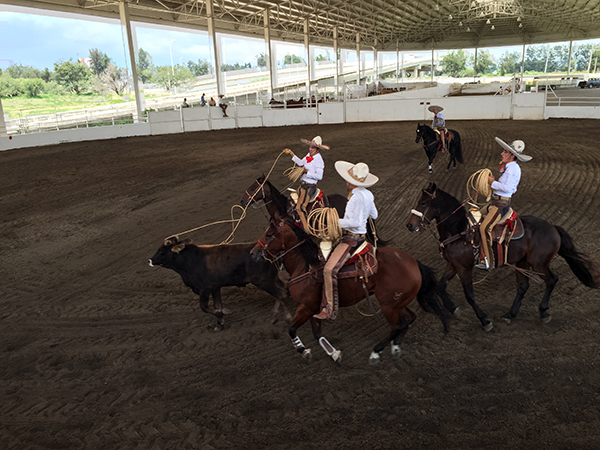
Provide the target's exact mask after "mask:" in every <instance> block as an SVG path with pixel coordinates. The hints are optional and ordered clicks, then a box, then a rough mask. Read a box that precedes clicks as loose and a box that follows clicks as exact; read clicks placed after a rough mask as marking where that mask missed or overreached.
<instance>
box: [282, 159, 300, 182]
mask: <svg viewBox="0 0 600 450" xmlns="http://www.w3.org/2000/svg"><path fill="white" fill-rule="evenodd" d="M283 174H284V175H285V176H286V177H288V178H289V179H290V181H292V182H293V183H295V182H296V181H298V180H299V179H300V177H301V176H302V174H304V167H302V166H297V165H296V164H294V166H293V167H290V168H289V169H285V171H284V172H283Z"/></svg>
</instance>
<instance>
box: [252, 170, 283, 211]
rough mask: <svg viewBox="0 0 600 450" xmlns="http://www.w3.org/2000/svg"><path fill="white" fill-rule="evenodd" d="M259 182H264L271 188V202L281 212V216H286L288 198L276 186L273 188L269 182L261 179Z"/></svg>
mask: <svg viewBox="0 0 600 450" xmlns="http://www.w3.org/2000/svg"><path fill="white" fill-rule="evenodd" d="M258 181H259V182H261V183H263V182H264V183H265V184H266V185H267V186H269V189H270V190H271V200H272V201H273V203H275V205H276V206H277V209H278V210H279V213H280V214H282V215H283V214H286V212H287V202H288V198H287V197H286V196H285V195H283V194H282V193H281V192H279V190H278V189H277V188H276V187H275V186H273V184H272V183H271V182H270V181H269V180H266V181H264V180H263V181H260V179H259V180H258Z"/></svg>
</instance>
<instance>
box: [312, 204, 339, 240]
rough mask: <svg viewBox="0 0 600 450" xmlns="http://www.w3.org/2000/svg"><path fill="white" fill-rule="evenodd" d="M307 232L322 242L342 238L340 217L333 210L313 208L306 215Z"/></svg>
mask: <svg viewBox="0 0 600 450" xmlns="http://www.w3.org/2000/svg"><path fill="white" fill-rule="evenodd" d="M307 222H308V230H307V231H308V232H309V233H310V234H312V235H313V236H316V237H318V238H319V239H322V240H324V241H335V240H337V239H339V238H341V237H342V227H341V226H340V216H339V215H338V212H337V210H336V209H335V208H315V209H314V210H312V211H311V213H310V214H309V215H308V219H307Z"/></svg>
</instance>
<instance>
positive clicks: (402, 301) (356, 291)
mask: <svg viewBox="0 0 600 450" xmlns="http://www.w3.org/2000/svg"><path fill="white" fill-rule="evenodd" d="M252 255H253V256H254V257H256V258H261V257H263V256H266V258H267V259H269V260H271V261H273V262H279V263H280V264H281V263H282V264H283V265H284V266H285V268H286V270H287V271H288V272H289V274H290V281H289V282H288V286H289V290H290V295H291V297H292V298H293V299H294V301H296V303H298V308H297V309H296V314H295V315H294V318H293V319H292V324H291V326H290V328H289V334H290V337H291V338H292V343H293V344H294V347H295V348H296V350H297V351H298V352H299V353H301V354H302V356H304V357H305V358H308V359H310V358H311V355H312V354H311V351H310V349H308V348H306V347H304V344H303V343H302V341H301V340H300V338H299V337H298V335H297V330H298V328H300V327H301V326H302V325H303V324H304V323H306V322H307V321H310V322H311V325H312V329H313V334H314V336H315V338H316V339H317V340H318V341H319V343H320V344H321V346H322V347H323V349H324V350H325V351H326V352H327V354H328V355H330V356H331V357H332V358H333V359H334V361H339V360H340V357H341V352H340V351H339V350H336V349H335V348H333V346H331V344H330V343H329V342H328V341H327V340H326V339H325V338H324V337H321V321H320V320H318V319H315V318H314V317H313V315H315V314H317V313H318V312H319V311H320V310H321V299H322V287H323V282H322V264H323V263H322V262H321V258H320V251H319V248H318V246H317V244H316V243H315V242H313V240H312V237H311V236H309V235H307V234H306V233H305V232H304V231H303V230H302V229H301V228H300V227H298V226H296V225H295V224H294V223H293V222H292V221H291V220H290V219H289V218H276V219H272V220H271V223H270V225H269V228H267V231H266V232H265V234H264V235H263V236H262V237H261V238H260V240H259V241H258V243H257V244H256V246H255V247H254V249H253V250H252ZM377 259H378V267H379V269H378V271H377V273H375V275H372V276H370V277H369V278H368V280H365V281H364V284H363V282H362V280H356V279H355V278H354V277H353V278H343V279H339V281H338V289H339V306H340V307H344V306H352V305H354V304H356V303H358V302H359V301H361V300H362V299H364V298H365V293H366V292H368V293H369V294H373V293H374V294H375V296H376V297H377V300H378V302H379V305H380V308H381V312H382V313H383V316H384V317H385V318H386V319H387V321H388V323H389V324H390V326H391V328H392V331H391V333H390V334H389V336H388V337H386V338H385V339H384V340H382V341H381V342H379V343H378V344H377V345H376V346H375V348H374V349H373V352H372V353H371V356H370V358H369V360H370V362H371V363H377V362H379V360H380V354H381V352H382V351H383V349H384V348H385V347H386V346H387V344H388V343H389V342H392V355H393V356H394V357H399V356H400V340H401V339H402V337H403V336H404V334H405V333H406V331H407V330H408V327H409V325H410V324H411V323H412V322H413V321H414V320H415V318H416V315H415V314H414V313H413V312H412V311H410V310H409V309H408V305H409V304H410V303H411V302H412V301H413V300H414V299H415V298H416V299H417V301H418V302H419V304H420V305H421V307H422V308H423V309H425V310H426V311H433V312H434V313H435V314H436V315H437V316H438V317H439V318H440V320H441V321H442V323H443V324H444V329H446V321H445V317H444V314H443V312H442V310H441V308H440V306H439V304H438V300H437V296H436V294H437V288H436V284H437V282H436V278H435V275H434V273H433V271H432V270H431V269H430V268H429V267H427V266H425V265H423V264H421V263H420V262H419V261H417V260H416V259H415V258H413V257H412V256H410V255H409V254H408V253H406V252H405V251H403V250H400V249H399V248H391V247H386V248H381V249H379V250H378V251H377ZM311 269H312V270H311Z"/></svg>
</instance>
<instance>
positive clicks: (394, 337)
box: [369, 308, 417, 364]
mask: <svg viewBox="0 0 600 450" xmlns="http://www.w3.org/2000/svg"><path fill="white" fill-rule="evenodd" d="M416 318H417V316H416V314H415V313H413V312H412V311H411V310H410V309H408V308H402V310H401V311H400V313H399V318H398V322H397V324H396V326H394V327H393V328H392V332H391V333H390V335H389V336H388V337H387V338H385V339H384V340H383V341H381V342H379V343H378V344H377V345H376V346H375V348H374V349H373V351H372V352H371V355H370V356H369V363H370V364H377V363H378V362H379V361H380V360H381V352H382V351H383V349H384V348H385V347H386V346H387V345H388V343H389V342H391V343H392V356H393V357H394V358H399V357H400V341H401V340H402V338H403V337H404V335H405V334H406V332H407V331H408V327H409V326H410V324H411V323H413V322H414V321H415V319H416Z"/></svg>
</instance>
